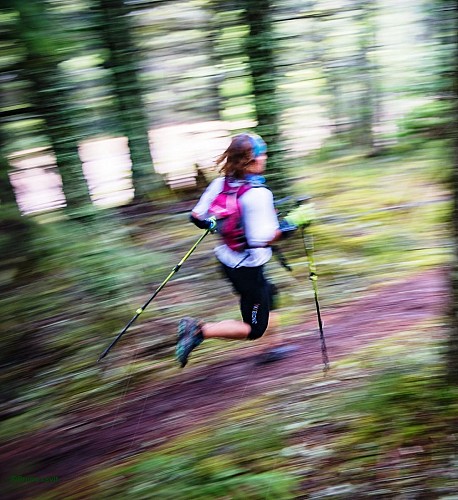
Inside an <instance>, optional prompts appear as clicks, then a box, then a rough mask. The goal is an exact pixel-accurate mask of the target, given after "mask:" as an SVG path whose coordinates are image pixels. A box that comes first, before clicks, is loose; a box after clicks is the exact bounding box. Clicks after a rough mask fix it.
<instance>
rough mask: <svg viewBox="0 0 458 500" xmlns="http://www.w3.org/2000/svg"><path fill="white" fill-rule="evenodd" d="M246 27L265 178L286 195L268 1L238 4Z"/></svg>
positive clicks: (277, 192)
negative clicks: (264, 152)
mask: <svg viewBox="0 0 458 500" xmlns="http://www.w3.org/2000/svg"><path fill="white" fill-rule="evenodd" d="M241 5H242V6H243V8H244V9H245V11H244V16H245V22H246V24H247V25H248V27H249V36H248V37H247V40H246V55H247V57H248V59H249V65H250V70H251V76H252V81H253V93H254V103H255V109H256V118H257V121H258V127H257V132H258V133H259V134H260V135H261V136H262V137H263V138H264V140H265V141H266V143H267V146H268V155H269V159H268V162H267V177H268V179H269V184H270V185H271V187H272V188H273V189H274V190H275V192H276V194H277V195H281V196H283V195H286V194H288V189H287V186H288V182H287V174H286V165H285V151H284V148H283V146H282V143H281V138H280V127H279V120H280V113H281V106H280V100H279V98H278V96H277V94H276V87H277V82H276V71H275V68H276V65H275V56H274V47H275V38H274V34H273V26H272V20H271V17H270V12H271V11H272V8H273V6H272V5H271V1H270V0H246V1H244V2H242V4H241Z"/></svg>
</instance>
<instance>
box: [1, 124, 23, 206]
mask: <svg viewBox="0 0 458 500" xmlns="http://www.w3.org/2000/svg"><path fill="white" fill-rule="evenodd" d="M4 145H5V138H4V135H3V131H2V130H1V128H0V206H2V207H5V205H8V207H9V208H10V209H13V210H14V211H15V212H16V213H17V214H20V213H21V211H20V209H19V205H18V203H17V199H16V193H15V192H14V188H13V185H12V184H11V180H10V176H9V171H10V164H9V161H8V159H7V158H6V156H5V155H4V153H3V151H4Z"/></svg>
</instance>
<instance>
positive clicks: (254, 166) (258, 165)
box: [246, 153, 267, 175]
mask: <svg viewBox="0 0 458 500" xmlns="http://www.w3.org/2000/svg"><path fill="white" fill-rule="evenodd" d="M266 162H267V153H263V154H260V155H259V156H258V157H257V158H255V160H254V161H253V162H251V163H250V165H249V167H248V168H247V169H246V171H247V173H248V174H257V175H259V174H263V173H264V171H265V169H266Z"/></svg>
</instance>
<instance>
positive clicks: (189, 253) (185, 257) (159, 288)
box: [97, 229, 211, 363]
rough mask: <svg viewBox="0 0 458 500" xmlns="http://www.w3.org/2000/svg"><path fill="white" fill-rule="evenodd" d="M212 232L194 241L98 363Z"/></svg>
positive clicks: (100, 357)
mask: <svg viewBox="0 0 458 500" xmlns="http://www.w3.org/2000/svg"><path fill="white" fill-rule="evenodd" d="M209 232H211V229H207V230H206V231H205V232H204V234H202V236H201V237H200V238H199V239H198V240H197V241H196V242H195V243H194V245H193V246H192V247H191V248H190V249H189V250H188V252H187V253H186V255H185V256H184V257H183V258H182V259H181V260H180V262H178V264H177V265H176V266H175V267H174V268H173V269H172V270H171V271H170V273H169V275H168V276H167V278H165V280H164V281H163V282H162V283H161V284H160V285H159V286H158V287H157V289H156V291H155V292H154V293H153V295H151V297H150V298H149V299H148V300H147V301H146V302H145V303H144V304H143V305H142V307H140V308H138V309H137V310H136V311H135V315H134V316H133V318H132V319H131V320H130V321H129V323H127V325H126V326H125V327H124V328H123V330H122V331H121V333H120V334H119V335H118V336H117V337H116V338H115V339H114V340H113V342H112V343H111V344H110V345H109V346H108V347H107V348H106V349H105V350H104V351H103V352H102V354H101V355H100V356H99V357H98V359H97V363H98V362H99V361H100V360H101V359H103V358H104V357H105V356H106V355H107V354H108V353H109V352H110V350H111V348H112V347H114V345H115V344H116V343H117V342H118V340H119V339H120V338H121V337H122V336H123V335H124V334H125V333H126V332H127V330H128V329H129V328H130V327H131V325H132V324H133V323H134V321H135V320H136V319H137V318H138V317H139V316H140V314H141V313H142V312H143V311H144V310H145V309H146V308H147V307H148V305H149V304H150V302H151V301H152V300H153V299H154V298H155V297H156V295H157V294H158V293H159V292H160V291H161V290H162V289H163V288H164V287H165V285H166V284H167V283H168V282H169V281H170V279H171V278H172V276H173V275H174V274H175V273H176V272H178V271H179V269H180V267H181V266H182V265H183V263H184V262H185V261H186V260H187V259H188V257H189V256H190V255H191V254H192V252H194V250H195V249H196V248H197V246H198V245H199V243H200V242H201V241H202V240H203V239H204V238H205V236H207V234H208V233H209Z"/></svg>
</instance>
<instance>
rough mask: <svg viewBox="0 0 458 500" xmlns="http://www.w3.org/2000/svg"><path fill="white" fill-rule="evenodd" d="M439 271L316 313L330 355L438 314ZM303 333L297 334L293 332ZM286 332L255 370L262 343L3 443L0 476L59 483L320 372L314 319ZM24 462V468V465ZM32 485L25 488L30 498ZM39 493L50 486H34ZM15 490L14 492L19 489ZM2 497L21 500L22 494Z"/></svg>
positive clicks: (441, 295) (441, 302) (442, 276)
mask: <svg viewBox="0 0 458 500" xmlns="http://www.w3.org/2000/svg"><path fill="white" fill-rule="evenodd" d="M446 282H447V279H446V273H445V271H443V270H439V271H438V270H431V271H427V272H424V273H422V274H420V275H416V276H413V277H409V278H408V279H406V280H404V281H402V282H399V283H395V284H390V285H388V286H384V287H382V288H380V289H378V290H377V291H373V292H371V293H370V294H369V295H368V296H367V297H364V298H362V299H360V300H357V301H354V302H352V303H350V304H347V305H343V306H339V307H337V308H336V309H333V310H331V311H323V319H324V328H325V335H326V341H327V347H328V353H329V358H330V362H331V372H330V376H331V377H332V363H333V361H334V362H335V361H336V360H337V359H339V358H341V357H343V356H346V355H349V354H352V355H355V353H356V352H357V351H358V349H360V348H363V347H366V346H368V345H370V343H371V342H373V341H376V340H378V339H381V338H383V337H386V336H389V335H391V334H394V333H396V332H400V331H403V330H406V329H407V328H411V327H412V326H414V325H415V324H417V323H421V322H423V321H425V320H427V319H429V318H433V317H435V316H437V315H438V314H442V313H443V312H444V306H445V304H446V295H447V289H446ZM298 329H299V330H300V331H302V332H304V334H303V335H301V333H300V331H298ZM289 330H290V331H287V332H285V335H284V338H285V339H288V334H289V336H290V338H291V339H292V341H291V342H292V343H293V345H294V346H296V347H297V349H295V350H294V351H292V352H291V353H290V354H289V355H288V356H287V357H286V358H285V359H283V360H280V361H277V362H274V363H268V364H264V365H260V364H259V363H258V361H259V354H260V353H261V350H262V348H263V347H262V345H259V347H257V346H256V345H253V347H250V348H249V349H240V350H239V351H235V352H234V353H233V354H231V355H230V357H228V358H227V359H225V360H224V361H220V362H214V364H211V365H207V366H194V367H193V366H192V359H191V360H190V364H189V365H188V367H187V368H185V369H184V370H183V371H181V372H180V373H178V374H177V375H176V376H175V377H173V378H172V379H168V380H167V381H165V382H162V383H159V384H157V383H154V382H153V383H151V384H150V385H143V386H141V387H136V388H134V389H132V390H129V391H128V394H126V396H125V397H124V398H122V400H121V401H118V402H117V403H116V404H114V405H107V406H106V407H105V408H101V409H100V410H99V411H98V414H91V415H87V414H83V415H81V414H78V413H75V414H74V415H72V416H71V417H70V419H71V422H68V421H67V422H63V423H62V425H61V427H59V428H57V429H54V430H52V431H49V430H45V431H43V432H39V433H36V434H33V435H29V436H26V437H24V438H21V439H20V440H17V441H15V442H11V443H8V444H7V445H6V446H4V447H3V449H2V451H1V452H0V463H1V464H2V466H1V469H2V470H3V473H2V475H5V474H6V476H5V477H8V476H11V475H15V474H23V473H25V472H24V469H26V468H27V467H32V468H33V469H28V470H27V472H28V473H31V472H30V471H31V470H33V475H34V476H41V477H45V476H48V477H49V476H58V477H59V478H60V481H59V484H61V483H62V482H65V481H68V480H70V479H73V478H76V477H78V476H82V475H84V473H85V472H87V470H88V469H90V468H94V467H97V466H102V467H106V466H107V465H110V464H115V463H118V462H121V461H123V460H124V459H125V458H126V457H128V456H132V455H135V454H138V453H139V452H141V451H144V450H147V449H153V448H154V447H157V446H159V445H161V444H163V443H164V442H166V441H168V440H169V439H171V438H172V437H174V436H177V435H179V434H180V433H183V432H185V431H186V430H189V429H191V428H192V427H195V426H198V425H201V424H204V423H206V422H207V423H208V422H210V421H211V419H213V418H214V417H215V416H216V415H218V414H219V413H220V412H222V411H224V410H227V409H229V408H231V407H232V406H235V405H239V404H241V403H242V402H243V401H245V400H247V399H249V398H253V397H256V396H258V395H262V394H265V393H266V391H267V390H269V391H270V390H273V389H275V387H278V386H279V385H280V384H281V385H282V386H285V385H287V384H288V379H291V380H294V379H295V377H297V376H299V375H303V374H307V373H311V372H315V373H316V372H319V371H321V370H322V364H321V352H320V340H319V334H318V332H317V324H316V318H312V319H310V320H309V321H307V323H305V324H304V325H301V326H299V327H294V328H293V327H290V328H289ZM29 464H30V465H29ZM31 487H32V486H31V485H27V488H28V490H27V491H28V493H30V491H31V490H30V488H31ZM33 488H34V489H35V488H36V489H37V490H40V489H45V488H50V486H49V484H47V485H44V484H34V485H33ZM18 491H19V490H18ZM9 498H23V495H18V496H17V497H15V496H11V497H9Z"/></svg>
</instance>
